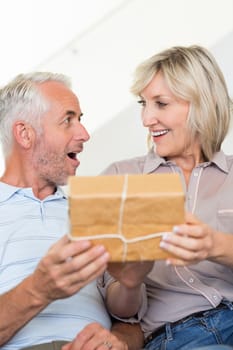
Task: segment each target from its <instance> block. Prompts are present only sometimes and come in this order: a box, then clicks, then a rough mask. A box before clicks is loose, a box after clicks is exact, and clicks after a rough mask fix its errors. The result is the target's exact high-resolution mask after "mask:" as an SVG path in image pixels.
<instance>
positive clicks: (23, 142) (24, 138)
mask: <svg viewBox="0 0 233 350" xmlns="http://www.w3.org/2000/svg"><path fill="white" fill-rule="evenodd" d="M13 134H14V137H15V140H16V142H17V143H18V144H19V145H20V146H21V147H23V148H26V149H28V148H30V147H31V145H32V143H33V140H34V136H35V132H34V129H33V128H32V126H31V125H29V124H28V123H26V122H25V121H20V120H18V121H16V122H15V123H14V125H13Z"/></svg>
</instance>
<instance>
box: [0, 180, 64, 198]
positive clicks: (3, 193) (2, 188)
mask: <svg viewBox="0 0 233 350" xmlns="http://www.w3.org/2000/svg"><path fill="white" fill-rule="evenodd" d="M15 193H21V194H22V195H24V196H26V197H30V198H33V199H36V200H39V199H38V198H36V197H35V196H34V194H33V192H32V189H31V188H21V187H16V186H11V185H8V184H6V183H5V182H0V202H4V201H7V200H8V199H9V198H10V197H12V196H14V194H15ZM58 198H67V196H66V194H65V192H64V191H63V189H62V188H61V187H58V188H57V190H56V192H55V193H54V194H53V195H50V196H48V197H46V198H45V199H44V201H46V200H52V199H58Z"/></svg>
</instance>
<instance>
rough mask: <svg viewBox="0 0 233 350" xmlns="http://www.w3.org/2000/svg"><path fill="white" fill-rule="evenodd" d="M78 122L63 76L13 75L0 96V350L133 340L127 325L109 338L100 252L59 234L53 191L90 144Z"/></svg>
mask: <svg viewBox="0 0 233 350" xmlns="http://www.w3.org/2000/svg"><path fill="white" fill-rule="evenodd" d="M81 116H82V112H81V109H80V105H79V101H78V98H77V96H76V95H75V94H74V93H73V92H72V90H71V89H70V84H69V81H68V80H67V78H66V77H64V76H63V75H58V74H52V73H41V72H36V73H32V74H27V75H19V76H17V77H16V78H15V79H14V80H13V81H12V82H10V83H9V84H8V85H7V86H5V87H4V88H3V89H2V90H1V91H0V138H1V142H2V148H3V153H4V155H5V171H4V173H3V175H2V177H1V180H0V346H1V349H2V350H13V349H22V348H25V347H30V349H31V348H32V349H38V350H39V349H46V350H47V349H60V348H61V347H62V344H63V343H62V342H61V343H59V342H57V341H59V340H62V341H63V342H70V341H71V340H72V339H74V341H73V342H72V343H70V344H68V345H65V346H64V347H63V348H64V349H72V350H73V349H89V350H91V349H99V350H104V349H105V350H106V348H107V349H108V348H109V349H110V348H112V349H113V348H114V349H118V350H123V349H127V345H126V344H127V343H128V345H129V346H130V347H132V348H135V347H136V345H135V344H140V342H141V341H142V338H141V334H140V333H137V334H138V338H137V337H136V336H134V337H130V336H129V335H128V333H127V332H126V330H128V328H126V327H133V326H130V325H124V324H116V326H114V327H116V328H115V329H114V327H113V329H112V332H110V331H109V329H110V327H111V320H110V318H109V315H108V313H107V312H106V310H105V306H104V304H103V302H102V299H101V297H100V295H99V293H98V291H97V289H96V284H95V279H96V277H97V276H99V275H101V274H102V273H103V271H104V270H105V269H106V267H107V263H108V261H109V254H108V253H107V252H106V251H105V249H104V247H103V246H96V247H93V246H91V243H90V242H88V241H80V242H70V241H69V239H68V238H67V235H66V233H67V232H68V215H67V214H68V213H67V210H68V208H67V199H66V196H65V194H64V193H63V191H62V189H61V188H60V187H59V186H62V185H65V184H66V181H67V178H68V176H69V175H74V174H75V172H76V168H77V167H78V165H79V160H78V157H77V156H78V154H79V153H80V152H81V151H82V150H83V145H84V143H85V142H86V141H88V139H89V135H88V133H87V131H86V129H85V128H84V126H83V125H82V124H81ZM96 322H98V323H96ZM118 327H119V328H118ZM121 327H122V329H121ZM135 329H137V328H135ZM114 333H115V334H114ZM76 334H78V336H77V337H76ZM135 334H136V333H135ZM44 343H46V344H47V343H48V344H47V345H38V344H44ZM138 346H139V345H138ZM139 347H140V346H139Z"/></svg>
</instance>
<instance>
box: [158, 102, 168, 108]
mask: <svg viewBox="0 0 233 350" xmlns="http://www.w3.org/2000/svg"><path fill="white" fill-rule="evenodd" d="M156 104H157V105H158V106H159V108H163V107H166V106H167V103H164V102H161V101H157V102H156Z"/></svg>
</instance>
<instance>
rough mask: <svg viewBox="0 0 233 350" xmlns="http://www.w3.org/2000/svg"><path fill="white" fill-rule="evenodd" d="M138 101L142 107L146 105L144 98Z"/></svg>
mask: <svg viewBox="0 0 233 350" xmlns="http://www.w3.org/2000/svg"><path fill="white" fill-rule="evenodd" d="M138 103H139V104H140V105H141V106H143V107H144V106H145V105H146V102H145V101H144V100H138Z"/></svg>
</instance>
